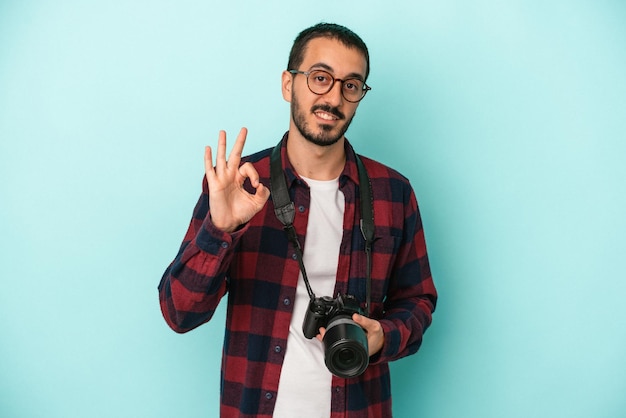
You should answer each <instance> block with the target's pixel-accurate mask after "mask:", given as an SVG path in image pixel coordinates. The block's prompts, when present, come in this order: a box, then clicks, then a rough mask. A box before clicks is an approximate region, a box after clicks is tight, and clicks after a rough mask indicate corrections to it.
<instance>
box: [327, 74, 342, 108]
mask: <svg viewBox="0 0 626 418" xmlns="http://www.w3.org/2000/svg"><path fill="white" fill-rule="evenodd" d="M342 88H343V81H342V80H334V83H333V86H332V87H331V89H330V90H329V91H328V93H326V94H325V95H324V97H325V98H326V100H327V101H328V104H330V105H332V106H338V105H340V104H341V103H342V102H343V94H342V93H341V89H342Z"/></svg>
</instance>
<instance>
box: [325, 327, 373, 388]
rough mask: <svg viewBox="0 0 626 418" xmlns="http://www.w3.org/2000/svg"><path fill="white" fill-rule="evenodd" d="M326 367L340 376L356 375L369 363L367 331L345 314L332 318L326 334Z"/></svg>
mask: <svg viewBox="0 0 626 418" xmlns="http://www.w3.org/2000/svg"><path fill="white" fill-rule="evenodd" d="M324 347H325V349H326V352H325V362H326V367H328V370H330V372H331V373H333V374H335V375H337V376H339V377H344V378H347V377H355V376H358V375H360V374H361V373H363V372H364V371H365V369H366V368H367V366H368V364H369V355H368V347H367V336H366V335H365V331H364V330H363V328H361V327H360V326H359V325H358V324H357V323H356V322H354V321H353V320H352V319H351V318H349V317H348V316H345V315H341V316H337V317H335V318H333V319H331V320H330V321H329V323H328V326H327V327H326V334H325V335H324Z"/></svg>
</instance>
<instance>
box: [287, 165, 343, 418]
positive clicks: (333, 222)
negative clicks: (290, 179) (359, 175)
mask: <svg viewBox="0 0 626 418" xmlns="http://www.w3.org/2000/svg"><path fill="white" fill-rule="evenodd" d="M303 179H304V180H305V181H306V182H307V184H308V185H309V187H310V190H311V208H310V212H309V221H308V224H307V230H306V241H305V245H304V254H303V257H302V260H303V262H304V268H305V269H306V273H307V277H308V278H309V283H310V285H311V288H312V290H313V293H315V296H317V297H321V296H331V297H334V296H335V295H334V290H335V279H336V275H337V265H338V263H339V247H340V246H341V238H342V234H343V214H344V209H345V199H344V196H343V193H342V192H340V191H339V182H338V179H335V180H329V181H320V180H312V179H308V178H305V177H303ZM308 306H309V294H308V293H307V291H306V286H305V284H304V280H303V278H302V273H300V277H299V278H298V286H297V289H296V300H295V304H294V308H293V316H292V317H291V325H290V326H289V337H288V338H287V351H286V352H285V360H284V362H283V367H282V371H281V375H280V382H279V384H278V394H277V398H276V406H275V408H274V418H278V417H280V418H305V417H306V418H322V417H326V418H328V417H329V416H330V400H331V382H332V374H331V373H330V372H329V371H328V369H327V368H326V364H325V363H324V346H323V345H322V343H321V342H320V341H318V340H317V338H313V339H311V340H308V339H306V338H305V337H304V334H303V333H302V322H303V321H304V315H305V313H306V310H307V308H308Z"/></svg>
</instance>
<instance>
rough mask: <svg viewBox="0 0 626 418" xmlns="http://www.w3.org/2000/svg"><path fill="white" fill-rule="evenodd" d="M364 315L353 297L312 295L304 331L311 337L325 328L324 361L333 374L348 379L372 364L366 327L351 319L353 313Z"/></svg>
mask: <svg viewBox="0 0 626 418" xmlns="http://www.w3.org/2000/svg"><path fill="white" fill-rule="evenodd" d="M354 313H358V314H360V315H363V310H362V309H361V307H360V305H359V303H358V301H357V300H356V298H355V297H354V296H351V295H342V294H341V293H340V294H338V295H337V298H336V299H333V298H331V297H330V296H323V297H319V298H312V299H311V301H310V302H309V308H308V309H307V311H306V313H305V315H304V322H303V323H302V331H303V332H304V336H305V337H306V338H308V339H311V338H313V337H315V336H316V335H317V334H319V329H320V327H325V328H326V334H324V339H323V340H322V343H323V344H324V362H325V363H326V367H327V368H328V370H330V372H331V373H333V374H334V375H337V376H339V377H343V378H348V377H355V376H358V375H360V374H361V373H363V372H364V371H365V369H366V368H367V366H368V364H369V351H368V346H367V336H366V335H365V330H364V329H363V328H361V326H359V325H358V324H357V323H356V322H354V321H353V320H352V314H354Z"/></svg>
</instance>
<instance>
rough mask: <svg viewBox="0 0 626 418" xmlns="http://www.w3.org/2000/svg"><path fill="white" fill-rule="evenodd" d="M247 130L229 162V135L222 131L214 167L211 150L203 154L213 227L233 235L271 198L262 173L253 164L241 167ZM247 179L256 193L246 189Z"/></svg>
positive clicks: (231, 153)
mask: <svg viewBox="0 0 626 418" xmlns="http://www.w3.org/2000/svg"><path fill="white" fill-rule="evenodd" d="M247 134H248V130H247V129H246V128H242V129H241V131H240V132H239V135H238V136H237V140H236V141H235V144H234V145H233V149H232V150H231V152H230V155H229V157H228V160H227V159H226V132H224V131H220V134H219V140H218V143H217V158H216V161H215V166H213V155H212V152H211V147H208V146H207V147H206V148H205V151H204V168H205V171H206V179H207V182H208V185H209V205H210V208H211V220H212V221H213V224H214V225H215V226H216V227H217V228H219V229H221V230H223V231H226V232H233V231H234V230H236V229H237V228H238V227H239V226H240V225H243V224H244V223H246V222H248V221H249V220H250V219H251V218H252V217H253V216H254V215H255V214H256V213H257V212H259V211H260V210H261V209H262V208H263V206H264V205H265V202H267V199H268V198H269V196H270V191H269V190H268V188H267V187H265V186H264V185H263V184H262V183H260V182H259V173H258V172H257V171H256V169H255V168H254V167H253V166H252V164H251V163H245V164H243V165H242V166H241V167H240V166H239V164H240V162H241V154H242V151H243V145H244V144H245V142H246V135H247ZM246 178H248V179H250V184H251V185H252V187H254V188H255V189H256V191H255V193H254V194H251V193H248V192H247V191H246V190H245V189H244V188H243V183H244V181H245V180H246Z"/></svg>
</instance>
